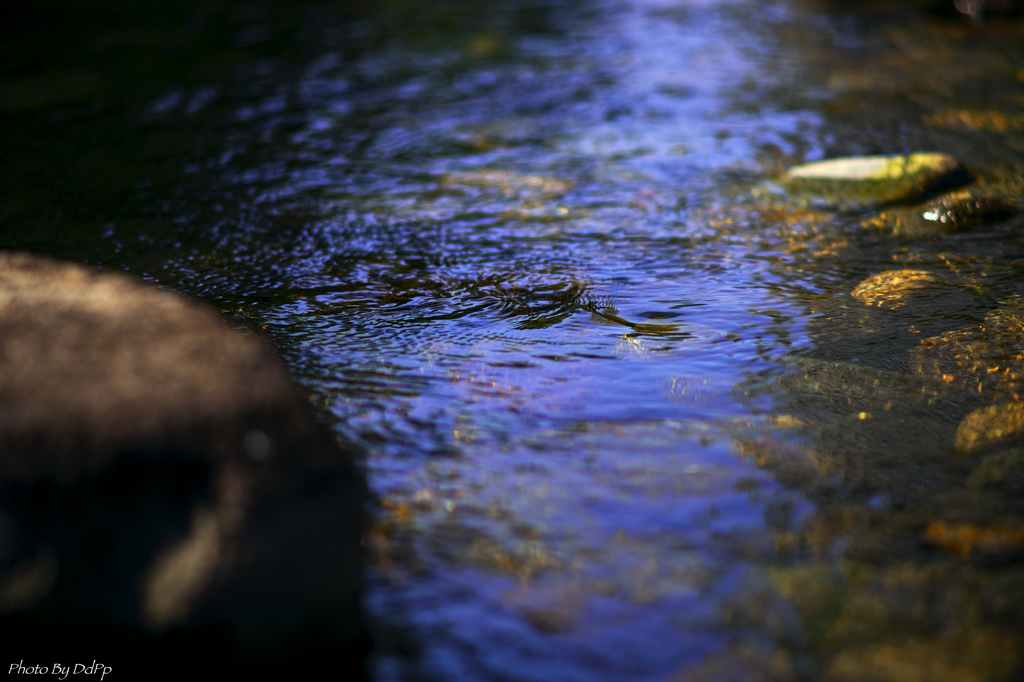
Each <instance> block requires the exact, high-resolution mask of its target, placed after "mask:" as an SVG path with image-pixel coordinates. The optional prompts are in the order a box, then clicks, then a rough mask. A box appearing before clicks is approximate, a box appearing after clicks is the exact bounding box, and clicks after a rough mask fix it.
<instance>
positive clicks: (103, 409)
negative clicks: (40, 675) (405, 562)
mask: <svg viewBox="0 0 1024 682" xmlns="http://www.w3.org/2000/svg"><path fill="white" fill-rule="evenodd" d="M352 459H353V458H352V453H351V452H342V451H340V450H339V449H338V448H337V446H335V445H334V444H333V443H332V441H331V439H330V438H329V437H328V435H327V434H326V433H325V432H324V431H323V430H322V429H321V428H320V427H319V426H318V425H317V424H316V423H315V422H314V421H313V419H312V418H311V416H310V415H309V414H308V412H307V411H306V410H305V409H304V407H303V404H302V401H301V400H300V398H299V396H298V395H297V393H296V391H295V389H294V387H293V385H292V383H291V381H290V380H289V378H288V376H287V375H286V373H285V371H284V370H283V369H282V367H281V366H280V365H279V363H278V362H277V361H276V360H275V358H274V357H273V355H272V354H271V353H270V351H269V350H268V349H267V348H265V347H264V346H263V344H262V343H260V342H259V341H258V340H257V339H255V338H252V337H249V336H246V335H243V334H237V333H233V332H231V331H229V330H228V329H226V328H225V327H224V325H223V324H222V323H221V322H220V320H218V319H217V317H216V316H215V315H213V314H211V313H210V312H207V311H206V310H204V309H202V308H200V307H199V306H197V305H195V304H192V303H189V302H187V301H185V300H184V299H182V298H180V297H178V296H176V295H174V294H171V293H168V292H164V291H159V290H157V289H155V288H152V287H149V286H146V285H144V284H141V283H139V282H136V281H135V280H133V279H131V278H129V277H127V276H125V275H119V274H100V273H98V272H95V271H92V270H89V269H87V268H84V267H81V266H77V265H71V264H65V263H60V262H57V261H53V260H50V259H46V258H40V257H36V256H30V255H26V254H19V253H0V641H2V642H3V647H2V650H3V652H4V657H3V660H2V661H0V663H2V664H3V665H4V666H8V665H10V664H12V663H16V662H18V661H21V660H23V661H24V664H25V665H29V664H32V665H34V664H42V665H53V663H54V662H61V663H62V664H63V665H68V664H73V663H85V664H89V663H90V662H92V661H93V660H97V661H100V662H102V663H104V664H105V665H107V666H110V667H112V669H113V672H114V673H115V674H116V673H120V674H117V675H116V679H152V678H153V676H154V675H161V674H163V673H166V672H169V671H173V670H175V669H179V670H191V671H192V673H193V674H195V672H196V671H210V670H211V669H214V668H221V669H222V670H223V671H231V672H232V673H233V675H237V674H238V673H239V672H240V671H244V670H246V669H251V670H259V671H261V672H267V671H269V670H272V669H274V668H280V669H281V670H283V671H284V670H286V671H288V672H290V673H292V674H295V673H299V674H300V677H305V675H303V674H302V673H303V672H308V673H312V672H315V671H316V670H319V669H321V668H325V669H327V668H329V669H330V670H332V671H333V672H334V674H335V675H339V674H340V675H341V676H343V677H345V678H346V679H348V678H355V679H358V678H360V677H361V676H362V664H363V658H364V656H365V652H366V636H365V631H364V627H363V621H362V617H361V615H360V608H359V603H358V601H359V579H360V553H359V546H360V537H361V533H362V527H363V504H364V497H365V491H364V484H363V482H362V480H361V478H360V476H359V474H358V472H357V470H356V468H355V466H354V464H353V461H352ZM7 659H10V660H7ZM5 669H6V668H5Z"/></svg>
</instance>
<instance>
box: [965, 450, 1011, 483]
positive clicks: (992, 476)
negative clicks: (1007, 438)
mask: <svg viewBox="0 0 1024 682" xmlns="http://www.w3.org/2000/svg"><path fill="white" fill-rule="evenodd" d="M1022 481H1024V448H1016V449H1014V450H1010V451H1008V452H998V453H996V454H994V455H989V456H988V457H986V458H985V459H983V460H981V464H979V465H978V468H977V469H975V470H974V472H973V473H971V475H970V477H969V478H968V479H967V487H968V488H971V489H974V490H977V489H982V488H993V487H1000V486H1006V485H1007V484H1011V485H1015V486H1019V485H1020V483H1021V482H1022Z"/></svg>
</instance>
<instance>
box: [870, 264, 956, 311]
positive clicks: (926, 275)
mask: <svg viewBox="0 0 1024 682" xmlns="http://www.w3.org/2000/svg"><path fill="white" fill-rule="evenodd" d="M941 282H942V280H941V279H939V277H937V276H936V275H935V274H933V273H931V272H928V271H926V270H890V271H888V272H879V273H877V274H875V275H871V276H870V277H868V278H867V279H866V280H864V281H863V282H861V283H860V284H858V285H857V286H856V288H854V290H853V292H852V296H853V297H854V298H855V299H857V300H858V301H860V302H861V303H863V304H865V305H871V306H878V307H890V308H897V307H900V306H902V305H903V303H904V300H903V299H905V298H906V297H907V296H908V295H909V294H910V293H911V292H913V291H919V290H921V289H928V288H930V286H931V285H934V284H936V283H941Z"/></svg>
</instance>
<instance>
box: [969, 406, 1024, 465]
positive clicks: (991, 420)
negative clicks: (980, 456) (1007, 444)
mask: <svg viewBox="0 0 1024 682" xmlns="http://www.w3.org/2000/svg"><path fill="white" fill-rule="evenodd" d="M1022 433H1024V403H1022V402H1017V401H1014V402H1004V403H997V404H995V405H988V406H987V407H981V408H978V409H977V410H974V411H973V412H971V413H970V414H968V415H967V416H966V417H964V419H963V421H961V422H960V425H959V426H958V427H957V430H956V449H957V452H960V453H961V454H965V455H969V454H974V453H975V452H978V451H979V450H982V449H984V448H985V447H987V446H989V445H992V444H994V443H998V442H1000V441H1004V440H1006V439H1009V438H1013V437H1014V436H1019V435H1021V434H1022Z"/></svg>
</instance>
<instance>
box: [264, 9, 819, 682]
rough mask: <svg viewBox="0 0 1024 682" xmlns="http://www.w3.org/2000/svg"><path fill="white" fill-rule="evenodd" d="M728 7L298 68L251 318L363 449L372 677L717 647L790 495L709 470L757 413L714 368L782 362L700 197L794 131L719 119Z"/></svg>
mask: <svg viewBox="0 0 1024 682" xmlns="http://www.w3.org/2000/svg"><path fill="white" fill-rule="evenodd" d="M737 7H740V8H744V7H745V6H744V5H742V4H739V5H728V4H723V3H719V2H693V3H685V4H678V3H655V2H635V3H606V4H597V5H590V6H588V7H587V9H586V11H581V10H579V9H570V8H560V11H561V12H562V14H559V15H557V16H559V17H560V19H561V21H562V24H563V25H560V26H559V31H558V32H557V33H556V34H555V35H553V36H543V35H540V36H538V35H529V36H521V37H517V36H514V35H513V36H511V37H509V36H504V37H501V38H497V37H494V36H487V35H484V36H479V37H477V38H475V39H474V40H475V42H474V41H473V40H471V41H470V42H469V44H468V46H466V45H459V46H453V47H452V49H451V50H450V51H444V50H441V51H440V53H431V54H427V55H424V54H420V53H417V52H415V51H409V50H408V48H404V50H405V51H403V50H401V49H395V50H394V51H390V50H388V49H385V50H383V51H382V52H380V53H377V54H375V53H371V54H369V55H368V56H366V57H365V58H364V59H363V61H362V62H359V63H355V64H343V63H342V62H340V60H338V59H336V58H332V57H330V56H328V57H326V58H323V59H321V60H319V61H318V62H317V63H316V64H314V65H313V66H312V67H311V68H310V69H309V72H308V75H307V77H306V83H305V84H304V85H303V88H302V92H304V93H307V94H306V96H308V97H309V98H310V100H311V102H312V104H311V106H310V108H309V117H308V121H309V122H308V127H307V129H306V130H304V131H300V132H298V133H296V134H295V135H294V136H293V138H292V142H293V144H295V145H297V147H298V150H299V152H298V154H297V156H298V158H300V159H302V162H301V163H300V164H299V165H298V167H297V169H296V170H294V171H293V172H292V175H291V176H290V179H289V180H288V181H287V182H286V183H283V185H277V186H275V189H273V190H272V191H271V192H270V193H267V194H266V195H264V197H263V201H264V202H266V203H267V204H270V205H273V206H277V207H280V209H279V210H284V211H286V210H288V207H289V206H292V205H299V204H302V205H306V206H308V202H312V203H313V205H314V206H315V207H317V210H319V211H321V212H322V213H323V215H324V217H323V218H322V219H321V220H320V221H318V222H317V224H315V225H314V226H312V227H311V228H310V229H309V230H308V231H307V232H306V233H305V234H306V236H305V243H302V240H300V243H298V244H296V245H294V246H293V247H292V248H293V249H295V252H296V255H297V256H299V255H302V256H304V257H301V258H300V257H296V258H294V259H293V260H291V262H290V264H289V265H288V268H289V274H288V275H287V277H288V278H289V279H290V280H291V282H292V283H293V288H294V287H301V293H296V294H295V295H294V296H293V299H292V302H291V303H287V304H283V305H280V306H278V307H276V308H275V309H274V310H273V311H271V312H270V313H269V314H268V317H267V321H268V322H269V323H270V324H280V325H282V326H286V327H288V328H289V329H291V330H292V333H293V334H294V335H295V338H297V339H299V340H300V341H299V342H300V344H301V346H302V353H303V354H304V356H305V357H307V358H311V360H308V361H309V362H310V364H312V365H313V366H315V367H318V368H319V370H318V372H319V376H320V378H319V379H317V380H316V381H315V382H313V383H314V386H313V388H314V391H315V392H316V393H317V394H318V395H319V396H320V398H321V400H323V401H326V403H327V404H328V405H329V408H330V410H331V411H332V413H333V414H334V416H335V417H336V418H337V421H338V424H339V425H340V426H339V428H340V430H341V431H342V432H343V433H344V434H345V435H346V436H348V437H351V438H355V439H356V440H359V441H361V442H363V443H364V444H365V445H366V446H367V449H368V451H369V455H370V456H369V461H368V467H369V471H370V475H371V485H372V487H373V488H374V489H375V490H376V491H377V493H378V494H379V495H380V496H381V511H380V513H379V525H380V530H378V531H375V532H374V533H373V534H371V536H370V538H369V542H370V544H371V549H372V550H373V552H375V554H376V555H377V557H378V565H377V566H375V567H374V568H372V569H371V576H372V584H373V587H372V589H371V593H370V595H369V597H368V608H369V610H370V612H371V613H372V614H373V615H374V616H375V617H376V618H377V619H378V620H379V622H380V623H381V624H382V625H381V627H382V628H383V629H384V630H387V629H388V628H393V629H394V632H395V633H400V632H404V633H406V635H405V636H408V637H410V638H411V640H412V641H415V642H417V645H416V646H417V647H419V653H418V654H417V655H416V656H415V657H413V659H412V660H411V661H410V660H403V658H402V656H401V655H398V654H396V655H393V656H392V655H388V653H387V651H386V650H385V651H384V653H382V654H381V655H380V656H379V657H378V661H377V663H376V666H377V675H378V678H379V679H381V680H387V679H418V678H424V679H460V680H472V679H481V680H485V679H515V680H534V679H536V680H551V679H558V680H601V679H607V680H621V679H635V680H643V679H651V680H654V679H662V678H664V676H665V675H668V674H670V673H672V672H673V671H674V670H676V669H678V668H680V667H683V666H686V665H688V664H692V663H694V662H695V661H697V660H699V659H700V658H701V657H702V656H704V655H706V654H707V653H709V652H711V651H714V650H716V649H718V648H720V647H721V646H723V644H724V643H725V642H726V641H727V640H729V639H730V638H733V637H734V636H736V633H735V632H730V631H728V630H727V629H725V628H723V626H722V625H721V624H720V622H719V616H718V613H719V611H720V606H721V601H722V600H723V599H728V598H730V595H735V594H737V593H738V591H742V590H741V588H743V586H744V585H745V584H746V583H747V582H749V581H750V580H751V579H752V578H750V575H748V569H747V566H748V563H749V559H750V558H751V557H753V559H754V560H755V563H756V560H757V558H758V557H761V556H765V555H766V553H770V551H771V548H770V544H771V542H770V537H769V535H768V532H767V530H766V528H765V518H766V509H767V508H768V507H771V506H772V505H775V506H780V505H781V507H782V508H785V509H788V510H790V511H789V512H787V513H790V512H792V508H794V505H797V506H799V504H800V503H799V500H798V499H797V498H794V497H793V496H792V495H791V494H789V493H785V492H783V491H782V490H780V489H779V488H778V487H777V486H776V485H775V484H774V483H772V482H771V481H770V480H769V479H768V478H767V477H766V476H765V475H764V474H763V473H760V472H758V470H757V469H756V468H755V467H754V466H753V465H752V464H750V463H749V462H746V461H742V460H739V459H737V456H736V454H735V452H734V448H733V446H732V442H731V435H730V433H731V429H734V428H735V427H736V425H742V424H749V423H759V420H762V416H759V415H760V413H763V412H765V411H766V410H767V409H768V408H769V407H770V405H768V404H766V403H765V404H761V403H758V402H757V401H756V400H754V399H753V398H748V397H746V396H744V395H743V392H742V390H741V389H737V388H736V386H737V384H739V383H740V382H741V381H742V380H743V379H744V378H745V377H747V376H749V375H750V374H756V373H757V372H760V371H763V370H770V369H771V368H772V367H773V361H774V359H775V358H776V357H778V356H779V355H780V354H781V353H784V352H786V350H787V347H786V346H783V345H780V344H779V343H778V339H775V338H773V337H771V336H770V335H768V334H766V333H764V332H763V331H759V330H763V328H764V325H765V320H766V319H767V318H765V317H764V315H762V314H760V313H759V312H758V311H759V310H760V309H770V310H771V311H772V314H773V315H783V316H788V317H787V319H791V320H792V321H793V322H792V324H790V325H789V326H788V328H787V331H786V337H787V338H786V343H787V344H789V345H790V346H792V345H793V344H797V345H798V344H799V343H800V342H801V338H800V332H799V325H798V323H797V322H796V320H797V319H798V317H799V315H798V313H797V312H796V311H795V310H793V309H790V308H787V305H788V304H785V303H783V302H781V301H780V300H778V298H777V297H775V296H774V295H773V294H772V293H771V292H770V290H769V289H768V288H766V287H765V286H764V281H765V278H766V277H768V276H769V275H768V270H767V268H766V266H765V265H764V264H763V263H762V262H760V261H758V260H756V259H750V258H747V256H748V255H749V254H750V253H751V252H752V250H753V251H756V248H755V249H752V247H751V245H749V244H747V243H744V242H743V241H742V240H740V241H737V242H736V243H733V244H730V243H728V241H726V240H724V239H720V238H717V237H714V236H712V235H711V234H710V232H709V231H708V230H707V229H706V226H705V225H704V224H703V222H702V219H701V217H700V216H701V213H699V211H698V209H702V208H706V207H708V206H711V205H715V204H716V203H718V202H721V201H722V198H721V197H720V194H719V192H720V189H719V188H720V187H721V186H722V185H723V183H726V184H727V183H728V177H729V174H730V173H731V174H734V175H737V174H738V175H740V176H742V175H743V174H744V173H749V172H750V170H751V168H750V164H751V163H752V159H753V157H754V151H755V147H756V145H757V144H761V143H764V142H766V141H774V142H779V141H781V140H782V138H781V137H779V136H780V135H782V136H784V135H786V134H789V133H792V132H794V131H796V130H797V129H800V128H802V127H803V128H806V127H807V126H812V125H813V124H814V120H815V119H814V116H813V115H810V114H806V113H802V112H781V111H780V112H768V113H767V114H766V113H765V112H764V111H761V112H758V113H757V114H756V115H755V114H751V113H742V112H736V111H731V110H730V109H729V107H728V105H727V100H726V99H725V98H724V97H723V94H724V93H727V92H729V91H731V90H732V89H735V88H738V87H741V86H742V84H743V83H744V81H745V80H746V79H749V78H751V77H756V75H757V74H756V69H757V63H756V61H753V59H754V56H756V53H757V49H758V45H757V41H758V40H759V36H758V35H756V34H751V33H748V32H743V29H742V27H741V25H740V24H738V23H737V22H736V19H735V15H734V13H735V11H736V8H737ZM741 11H742V9H741ZM499 40H506V41H511V44H504V45H499V44H498V43H497V42H496V41H499ZM488 41H490V42H488ZM498 49H502V50H505V51H506V52H508V53H509V54H511V55H512V56H511V57H506V58H503V59H501V60H497V61H487V60H485V61H483V62H482V63H481V66H480V67H479V68H461V69H454V70H453V68H452V64H453V63H457V62H460V61H461V60H464V59H465V58H466V57H465V51H466V50H469V51H470V52H472V51H473V50H479V51H481V52H482V53H486V52H487V51H488V50H498ZM448 73H454V74H455V75H452V76H447V75H443V74H448ZM360 82H362V83H363V85H362V86H358V85H356V84H357V83H360ZM351 121H361V122H363V124H364V125H363V128H362V129H360V131H359V132H355V133H354V132H353V131H352V130H351V127H350V126H349V125H348V123H349V122H351ZM738 481H743V482H745V485H743V486H739V487H738V486H737V482H738ZM752 491H753V492H752ZM395 637H399V635H397V634H396V635H395ZM384 639H385V640H387V637H384ZM395 646H396V647H397V648H398V649H401V646H399V645H397V644H396V645H395ZM385 649H386V647H385Z"/></svg>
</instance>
